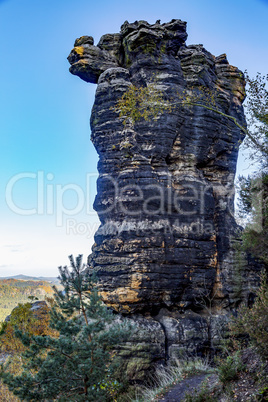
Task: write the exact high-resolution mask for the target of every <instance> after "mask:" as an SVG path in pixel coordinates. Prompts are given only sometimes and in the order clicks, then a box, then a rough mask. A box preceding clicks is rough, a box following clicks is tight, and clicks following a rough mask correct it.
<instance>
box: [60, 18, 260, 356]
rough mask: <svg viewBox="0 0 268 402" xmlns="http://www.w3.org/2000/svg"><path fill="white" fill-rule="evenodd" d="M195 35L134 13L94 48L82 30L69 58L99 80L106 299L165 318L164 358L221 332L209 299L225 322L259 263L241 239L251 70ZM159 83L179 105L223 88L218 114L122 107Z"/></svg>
mask: <svg viewBox="0 0 268 402" xmlns="http://www.w3.org/2000/svg"><path fill="white" fill-rule="evenodd" d="M186 38H187V33H186V23H185V22H183V21H181V20H172V21H171V22H169V23H164V24H160V23H159V22H156V23H155V24H153V25H150V24H149V23H147V22H146V21H136V22H134V23H132V24H130V23H128V22H127V21H126V22H125V23H124V24H123V25H122V27H121V31H120V33H117V34H106V35H104V36H102V37H101V39H100V41H99V43H98V45H96V46H94V44H93V43H94V42H93V38H92V37H90V36H83V37H81V38H79V39H77V40H76V41H75V47H74V49H73V50H72V51H71V53H70V55H69V57H68V60H69V62H70V64H71V67H70V72H71V73H72V74H75V75H78V76H79V77H80V78H82V79H83V80H85V81H86V82H90V83H96V84H97V90H96V97H95V103H94V106H93V109H92V114H91V132H92V135H91V139H92V141H93V144H94V146H95V148H96V150H97V152H98V155H99V164H98V171H99V178H98V182H97V192H98V193H97V197H96V200H95V203H94V208H95V210H96V211H97V212H98V215H99V218H100V221H101V225H100V227H99V229H98V230H97V232H96V235H95V244H94V246H93V249H92V255H91V256H90V261H91V264H92V265H93V266H94V268H95V269H96V270H97V272H98V276H99V279H100V290H101V295H102V297H103V300H104V301H105V302H106V303H107V304H108V305H110V306H111V307H112V308H113V309H114V310H116V311H118V312H120V313H123V314H128V315H131V316H135V314H136V317H139V318H138V319H139V320H140V321H139V322H140V325H143V326H144V327H145V328H147V330H148V325H149V324H150V325H151V334H152V332H154V333H156V332H157V328H158V339H155V340H154V341H152V336H151V338H150V336H149V338H150V339H151V341H150V342H151V344H154V345H158V346H157V348H158V349H157V348H156V349H157V350H158V351H155V352H154V355H155V356H156V355H158V356H160V355H161V353H162V355H161V356H162V357H163V354H165V353H166V357H167V356H170V355H172V354H174V353H175V354H176V350H177V351H178V350H181V349H185V348H186V349H187V350H190V351H194V350H196V349H198V348H199V347H201V346H200V345H202V347H204V345H205V344H208V343H209V342H211V339H209V337H210V338H211V334H210V335H209V334H208V331H207V320H206V309H204V303H205V301H207V300H208V299H213V307H212V308H213V309H214V310H213V311H212V310H211V312H210V313H211V314H212V313H213V315H214V317H215V323H216V324H215V326H217V320H218V316H221V317H224V315H225V314H226V313H227V312H228V311H229V310H230V308H232V307H234V306H236V305H237V304H238V303H239V302H240V301H241V300H242V299H244V300H245V299H246V298H247V297H248V295H249V293H250V292H251V288H252V287H253V288H254V286H255V285H256V278H255V271H254V270H255V269H257V268H256V266H255V265H254V264H251V263H250V261H249V260H247V259H243V261H241V258H240V256H239V255H238V253H237V251H236V248H235V247H233V242H234V239H235V238H236V237H237V230H238V226H237V224H236V222H235V219H234V176H235V171H236V162H237V154H238V146H239V144H240V143H241V141H242V140H243V138H244V133H243V131H242V130H241V129H240V128H239V126H238V125H237V124H235V122H234V119H235V121H236V122H237V123H238V124H239V125H241V126H245V116H244V113H243V107H242V102H243V100H244V97H245V81H244V77H243V74H242V72H241V71H240V70H238V69H237V68H236V67H233V66H231V65H230V64H229V63H228V61H227V58H226V55H221V56H218V57H215V56H213V55H212V54H211V53H209V52H208V51H207V50H206V49H205V48H204V47H203V46H202V45H190V46H186V44H185V41H186ZM152 82H153V85H154V86H155V87H156V88H157V89H159V90H160V91H161V93H162V94H163V97H164V98H165V99H166V100H167V102H169V101H170V102H172V103H175V104H181V97H182V94H185V93H187V94H188V96H190V97H191V94H196V93H198V92H199V93H202V91H203V92H204V91H206V93H209V94H216V95H215V109H217V110H218V113H216V112H215V110H212V109H213V108H209V107H204V106H202V105H199V106H198V105H196V104H195V105H193V106H191V107H190V106H187V105H184V106H183V105H181V106H180V107H177V108H174V109H172V110H170V111H166V112H164V113H159V115H158V116H157V117H156V118H151V119H149V120H144V119H140V120H139V121H137V122H135V124H133V125H124V124H123V121H122V118H120V117H119V115H118V113H117V112H116V111H115V110H114V109H113V108H114V107H115V105H116V104H117V102H118V100H119V99H120V98H121V97H122V95H123V94H124V93H125V92H126V91H127V90H128V88H129V87H130V85H131V84H133V85H135V86H136V87H140V86H142V87H145V86H147V85H150V84H151V83H152ZM183 91H184V92H183ZM213 96H214V95H213ZM226 115H228V116H231V117H227V116H226ZM148 323H149V324H148ZM150 325H149V326H150ZM152 328H153V329H152ZM148 331H149V332H150V330H148ZM210 332H211V331H210ZM215 336H216V335H215ZM155 338H157V336H155ZM148 342H149V341H148ZM150 342H149V343H150ZM163 350H164V351H163ZM174 351H175V352H174ZM162 357H161V358H162Z"/></svg>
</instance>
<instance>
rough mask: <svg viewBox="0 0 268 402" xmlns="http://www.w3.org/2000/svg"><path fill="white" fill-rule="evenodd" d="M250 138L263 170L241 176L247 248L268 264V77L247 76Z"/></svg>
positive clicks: (255, 158) (250, 146)
mask: <svg viewBox="0 0 268 402" xmlns="http://www.w3.org/2000/svg"><path fill="white" fill-rule="evenodd" d="M246 82H247V102H246V112H247V122H248V133H250V135H248V136H247V137H246V141H245V144H246V146H247V147H248V149H249V151H250V155H251V158H252V159H253V160H254V161H255V162H258V164H259V167H260V168H261V169H256V172H255V173H254V174H252V175H251V176H248V177H247V178H246V177H239V196H240V204H239V210H240V216H242V217H246V218H247V220H248V223H247V225H246V228H245V231H244V234H243V245H244V249H246V250H248V251H250V252H251V253H252V254H253V255H254V256H256V257H258V258H259V259H261V260H262V261H263V262H265V263H266V264H268V170H267V169H268V74H267V75H266V76H262V75H261V74H260V73H258V74H257V75H256V77H255V78H250V77H249V76H248V75H247V74H246Z"/></svg>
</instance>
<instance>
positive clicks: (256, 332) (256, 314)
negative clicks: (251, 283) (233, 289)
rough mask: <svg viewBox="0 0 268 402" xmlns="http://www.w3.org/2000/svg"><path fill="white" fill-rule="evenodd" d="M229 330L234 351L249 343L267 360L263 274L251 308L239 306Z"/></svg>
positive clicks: (267, 287)
mask: <svg viewBox="0 0 268 402" xmlns="http://www.w3.org/2000/svg"><path fill="white" fill-rule="evenodd" d="M229 328H230V335H231V339H232V343H233V346H234V348H235V349H240V348H244V347H245V346H247V343H248V342H250V343H251V344H252V345H253V346H254V347H256V349H257V351H258V352H259V354H260V356H261V358H262V359H264V360H267V359H268V285H267V276H266V274H265V273H264V272H263V273H262V275H261V285H260V287H259V289H258V291H257V295H256V299H255V302H254V304H253V306H252V308H249V307H247V306H246V305H243V306H241V307H240V309H239V310H238V313H237V316H236V317H233V319H232V320H231V322H230V324H229Z"/></svg>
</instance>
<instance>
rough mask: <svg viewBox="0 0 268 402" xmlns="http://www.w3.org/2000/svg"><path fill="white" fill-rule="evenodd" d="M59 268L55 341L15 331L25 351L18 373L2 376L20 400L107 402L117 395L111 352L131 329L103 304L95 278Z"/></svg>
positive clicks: (74, 264)
mask: <svg viewBox="0 0 268 402" xmlns="http://www.w3.org/2000/svg"><path fill="white" fill-rule="evenodd" d="M69 259H70V263H71V269H69V268H67V266H65V267H59V271H60V280H61V283H62V285H63V287H64V291H58V290H56V288H55V289H54V290H55V298H56V305H55V306H54V307H53V308H52V311H51V320H50V326H51V328H53V329H55V330H57V331H58V332H59V336H58V337H51V336H33V335H30V334H29V333H25V332H22V331H19V330H17V336H18V337H19V338H20V339H21V341H22V342H23V344H24V345H25V346H26V347H27V349H26V352H25V353H24V358H25V361H26V363H25V364H24V370H23V372H22V374H20V375H18V376H16V375H13V374H10V373H8V372H7V371H5V368H3V369H2V374H1V375H2V378H3V381H4V383H5V384H7V385H8V387H9V389H10V390H11V391H12V392H13V393H14V394H15V395H17V396H18V397H19V398H20V399H21V400H31V401H32V400H34V401H38V400H47V399H49V400H51V399H57V400H61V401H104V400H107V401H109V400H110V399H112V396H113V393H114V392H115V391H116V388H117V382H116V381H115V380H113V379H112V378H113V377H112V376H113V372H114V370H115V368H116V359H115V352H114V348H115V346H116V345H118V344H119V343H120V342H122V341H123V340H125V339H126V337H127V336H128V335H129V330H130V328H129V327H128V326H127V325H123V324H121V323H120V322H118V321H117V319H116V318H115V317H114V315H113V314H112V312H111V311H109V310H108V309H107V308H106V306H105V305H104V304H103V303H102V302H101V300H100V297H99V296H98V293H97V290H96V288H95V287H94V278H93V277H92V275H91V274H90V273H89V270H88V269H87V267H86V266H85V265H83V264H82V255H79V256H78V257H77V258H76V261H74V259H73V257H72V256H70V257H69Z"/></svg>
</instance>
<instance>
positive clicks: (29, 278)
mask: <svg viewBox="0 0 268 402" xmlns="http://www.w3.org/2000/svg"><path fill="white" fill-rule="evenodd" d="M3 279H18V280H21V281H46V282H50V283H53V285H58V284H59V283H60V281H59V279H58V278H56V277H53V276H28V275H23V274H20V275H14V276H2V277H1V276H0V281H1V280H3Z"/></svg>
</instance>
